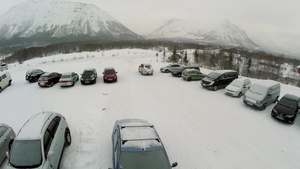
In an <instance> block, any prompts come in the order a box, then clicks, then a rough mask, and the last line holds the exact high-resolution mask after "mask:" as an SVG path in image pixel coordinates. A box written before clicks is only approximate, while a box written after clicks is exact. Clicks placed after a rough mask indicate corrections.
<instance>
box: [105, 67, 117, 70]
mask: <svg viewBox="0 0 300 169" xmlns="http://www.w3.org/2000/svg"><path fill="white" fill-rule="evenodd" d="M111 69H115V68H114V67H106V68H104V70H111Z"/></svg>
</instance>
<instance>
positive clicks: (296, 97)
mask: <svg viewBox="0 0 300 169" xmlns="http://www.w3.org/2000/svg"><path fill="white" fill-rule="evenodd" d="M282 98H287V99H289V100H295V101H297V102H299V101H300V97H298V96H295V95H292V94H285V95H284V96H283V97H282Z"/></svg>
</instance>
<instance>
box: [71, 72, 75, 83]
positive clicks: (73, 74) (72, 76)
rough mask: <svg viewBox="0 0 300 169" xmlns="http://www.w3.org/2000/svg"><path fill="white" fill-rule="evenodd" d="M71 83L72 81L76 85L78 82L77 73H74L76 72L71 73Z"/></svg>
mask: <svg viewBox="0 0 300 169" xmlns="http://www.w3.org/2000/svg"><path fill="white" fill-rule="evenodd" d="M71 81H72V82H73V83H75V81H76V76H75V73H74V72H72V73H71Z"/></svg>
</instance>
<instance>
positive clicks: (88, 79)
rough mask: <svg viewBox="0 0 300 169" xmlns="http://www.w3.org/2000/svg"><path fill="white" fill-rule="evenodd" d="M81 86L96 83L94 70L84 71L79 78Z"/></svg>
mask: <svg viewBox="0 0 300 169" xmlns="http://www.w3.org/2000/svg"><path fill="white" fill-rule="evenodd" d="M80 81H81V84H87V83H96V82H97V71H96V69H95V68H87V69H84V71H83V73H82V74H81V78H80Z"/></svg>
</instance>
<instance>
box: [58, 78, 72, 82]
mask: <svg viewBox="0 0 300 169" xmlns="http://www.w3.org/2000/svg"><path fill="white" fill-rule="evenodd" d="M69 80H71V78H60V79H59V81H69Z"/></svg>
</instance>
